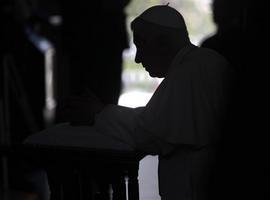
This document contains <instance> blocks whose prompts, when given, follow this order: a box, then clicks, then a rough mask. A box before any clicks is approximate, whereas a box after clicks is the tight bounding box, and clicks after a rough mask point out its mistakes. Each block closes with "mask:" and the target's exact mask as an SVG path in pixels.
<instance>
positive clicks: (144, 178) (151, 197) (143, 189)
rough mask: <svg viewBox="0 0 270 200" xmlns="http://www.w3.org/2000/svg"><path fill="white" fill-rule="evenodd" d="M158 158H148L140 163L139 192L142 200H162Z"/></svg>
mask: <svg viewBox="0 0 270 200" xmlns="http://www.w3.org/2000/svg"><path fill="white" fill-rule="evenodd" d="M157 165H158V158H157V156H146V157H145V158H144V159H143V160H141V162H140V168H139V191H140V200H160V196H159V194H158V177H157V169H158V168H157Z"/></svg>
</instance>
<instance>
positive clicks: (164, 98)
mask: <svg viewBox="0 0 270 200" xmlns="http://www.w3.org/2000/svg"><path fill="white" fill-rule="evenodd" d="M213 62H214V63H210V65H207V66H206V65H204V64H203V63H201V64H198V62H197V63H195V64H194V62H187V63H185V64H182V65H181V66H180V67H176V68H175V69H174V70H171V71H170V73H169V74H168V76H167V77H166V78H165V79H164V80H163V82H162V83H161V84H160V86H159V87H158V89H157V90H156V91H155V93H154V95H153V96H152V98H151V99H150V101H149V102H148V104H147V105H146V106H145V107H142V108H140V109H132V108H124V107H119V106H109V107H107V108H106V109H105V110H104V111H102V112H101V113H100V114H99V115H98V116H97V118H96V126H97V127H98V129H99V130H100V131H103V132H104V131H105V132H107V133H108V134H115V137H118V138H119V139H121V140H124V141H125V142H129V143H130V144H131V145H133V146H134V148H135V149H138V150H141V151H144V152H147V153H149V154H159V155H166V154H168V153H170V152H172V151H173V150H174V149H175V147H178V146H181V145H182V146H186V145H188V146H193V147H200V146H204V145H207V144H209V143H213V142H215V141H217V140H219V137H220V130H219V128H220V126H219V124H220V116H221V110H222V109H221V107H222V106H223V104H224V102H223V101H224V99H225V96H224V93H223V86H224V84H225V83H224V81H223V76H224V72H223V71H222V70H220V69H223V67H225V63H223V62H220V63H219V60H218V59H217V60H214V61H213ZM215 62H216V63H215ZM206 63H209V62H206ZM216 66H219V67H220V69H217V68H215V67H216Z"/></svg>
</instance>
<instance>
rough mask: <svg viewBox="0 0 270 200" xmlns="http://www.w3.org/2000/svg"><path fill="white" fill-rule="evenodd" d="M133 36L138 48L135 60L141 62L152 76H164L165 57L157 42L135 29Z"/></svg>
mask: <svg viewBox="0 0 270 200" xmlns="http://www.w3.org/2000/svg"><path fill="white" fill-rule="evenodd" d="M133 38H134V44H135V46H136V48H137V51H136V56H135V62H136V63H141V64H142V66H143V67H144V68H145V70H146V71H147V72H148V73H149V75H150V76H151V77H159V78H162V77H164V76H165V71H164V69H165V66H164V64H163V63H164V60H165V59H164V57H163V55H160V53H159V51H158V46H157V45H156V44H155V42H154V41H153V40H151V39H149V38H146V37H145V36H144V35H143V34H139V33H138V32H136V31H134V34H133Z"/></svg>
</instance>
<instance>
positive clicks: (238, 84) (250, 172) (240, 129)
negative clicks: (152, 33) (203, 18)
mask: <svg viewBox="0 0 270 200" xmlns="http://www.w3.org/2000/svg"><path fill="white" fill-rule="evenodd" d="M264 7H265V5H264V4H263V3H260V2H256V1H252V0H251V1H242V0H239V1H233V0H214V1H213V7H212V9H213V19H214V22H215V23H216V25H217V32H216V33H215V34H214V35H213V36H211V37H209V38H206V39H205V40H203V41H202V43H201V46H202V47H207V48H211V49H214V50H216V51H218V52H219V53H220V54H222V55H223V56H225V57H226V58H227V60H228V61H229V62H230V64H231V65H232V67H233V68H234V70H235V72H236V73H235V75H236V76H235V84H234V89H233V93H232V94H233V95H232V96H233V101H232V104H231V106H230V115H229V118H228V121H227V126H226V129H225V130H224V138H223V139H224V141H223V151H222V154H223V160H222V161H221V166H220V170H221V171H220V176H221V177H222V178H220V181H221V182H222V183H220V185H221V186H220V188H219V189H221V190H217V193H221V194H224V195H223V196H222V198H223V199H228V198H229V199H231V196H233V199H245V198H251V197H253V198H259V197H260V198H265V191H266V189H264V190H263V189H262V188H265V186H264V184H265V181H264V178H263V177H264V175H263V173H265V171H266V170H263V169H266V166H267V164H266V162H265V161H264V158H262V157H263V156H262V155H264V152H266V151H265V149H263V146H265V145H262V144H263V142H262V141H263V138H265V137H266V136H265V135H263V131H262V130H263V129H265V126H264V125H263V124H264V123H263V122H264V121H265V120H264V119H263V117H262V116H263V115H264V114H263V113H262V110H264V109H265V107H266V105H267V104H266V103H265V102H264V99H266V96H265V93H264V92H263V90H265V85H266V84H265V83H263V81H262V80H265V78H263V77H264V74H265V73H264V72H266V71H265V70H266V69H264V68H263V66H264V64H263V63H265V58H266V57H265V53H264V52H262V51H258V49H262V48H263V46H264V42H263V41H260V40H261V39H263V38H266V36H265V33H266V32H267V31H266V28H265V23H264V20H265V19H266V16H265V15H266V13H267V11H266V10H265V8H264ZM263 127H264V128H263ZM255 135H256V136H255ZM261 139H262V140H261ZM252 155H256V156H252ZM232 163H233V164H232ZM256 171H261V172H262V173H257V172H256ZM247 191H248V192H247Z"/></svg>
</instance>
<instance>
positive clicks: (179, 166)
mask: <svg viewBox="0 0 270 200" xmlns="http://www.w3.org/2000/svg"><path fill="white" fill-rule="evenodd" d="M230 73H231V72H230V69H229V66H228V64H227V62H226V60H225V59H224V58H223V57H221V56H220V55H219V54H217V53H216V52H214V51H212V50H210V49H204V48H198V47H195V46H193V45H189V46H187V47H185V48H183V49H181V50H180V51H179V53H178V54H177V55H176V56H175V59H174V60H173V62H172V65H171V66H170V68H169V72H168V74H167V75H166V77H165V78H164V80H163V81H162V83H161V84H160V85H159V87H158V88H157V90H156V91H155V93H154V95H153V96H152V98H151V99H150V101H149V102H148V104H147V105H146V106H145V107H140V108H135V109H134V108H126V107H122V106H115V105H108V106H106V107H105V109H103V111H101V112H100V113H99V114H98V115H97V116H96V118H95V125H94V127H89V128H86V127H84V128H81V129H82V131H83V133H82V134H78V135H79V136H81V138H80V139H77V140H76V139H74V138H76V134H75V133H74V134H71V135H72V137H70V136H69V138H70V139H71V141H69V142H67V143H66V145H73V146H74V145H75V146H76V145H77V146H80V141H83V144H82V145H84V146H87V145H89V147H91V142H90V144H89V143H87V140H91V139H90V138H89V137H91V135H92V134H85V132H87V129H88V130H89V132H91V130H94V131H95V132H94V133H95V134H93V135H92V136H95V137H98V134H97V133H99V134H101V135H102V138H103V139H104V138H105V137H103V136H108V138H110V139H109V140H108V139H107V141H113V142H112V143H113V144H110V142H105V144H106V148H115V147H114V146H115V145H116V146H117V149H118V148H121V146H122V147H123V149H126V150H133V149H136V150H139V151H142V152H145V153H146V154H152V155H159V192H160V195H161V197H162V200H204V199H205V200H208V199H207V198H208V197H207V185H208V184H207V182H208V178H209V176H210V173H211V170H212V168H211V167H213V164H214V160H215V144H216V143H217V142H218V141H219V140H220V137H221V129H222V121H223V116H224V111H225V110H226V106H227V103H228V99H229V97H228V94H229V93H228V89H229V86H230V78H231V77H230ZM72 129H73V131H74V132H76V130H77V129H78V130H79V129H80V128H79V127H74V128H72ZM56 132H57V131H56ZM58 132H59V131H58ZM63 134H64V133H63ZM41 135H43V136H44V133H43V134H41ZM38 138H39V139H37V137H35V136H32V138H30V140H28V142H29V143H37V142H38V141H39V142H38V143H43V144H44V143H46V140H47V141H48V138H49V136H48V135H47V136H46V137H43V139H40V136H39V137H38ZM46 138H47V139H46ZM64 138H65V137H64V136H61V139H60V140H59V142H57V143H58V144H61V140H65V139H64ZM72 138H73V139H72ZM83 138H84V139H83ZM103 139H101V140H99V141H101V143H102V140H103ZM112 139H113V140H112ZM51 141H52V142H54V143H55V140H54V139H51ZM116 141H117V142H116ZM62 143H63V142H62ZM93 144H94V143H93V142H92V145H93ZM122 144H123V145H122ZM56 145H57V144H56ZM99 146H100V147H102V144H101V145H99Z"/></svg>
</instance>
